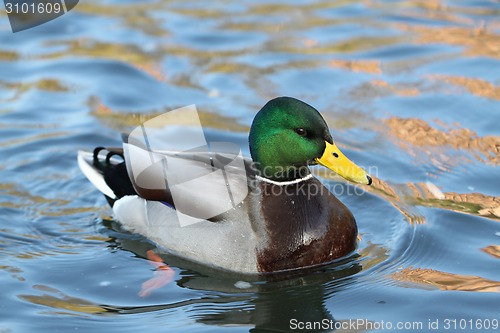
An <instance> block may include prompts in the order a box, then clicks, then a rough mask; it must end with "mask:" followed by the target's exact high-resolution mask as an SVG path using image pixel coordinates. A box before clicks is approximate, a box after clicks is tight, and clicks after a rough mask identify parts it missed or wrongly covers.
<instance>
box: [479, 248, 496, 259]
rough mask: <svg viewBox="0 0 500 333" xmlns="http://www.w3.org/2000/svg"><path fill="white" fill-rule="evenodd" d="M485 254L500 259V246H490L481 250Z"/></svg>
mask: <svg viewBox="0 0 500 333" xmlns="http://www.w3.org/2000/svg"><path fill="white" fill-rule="evenodd" d="M481 250H482V251H483V252H485V253H488V254H489V255H491V256H493V257H495V258H498V259H500V245H490V246H487V247H485V248H482V249H481Z"/></svg>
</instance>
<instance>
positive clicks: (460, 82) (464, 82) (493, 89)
mask: <svg viewBox="0 0 500 333" xmlns="http://www.w3.org/2000/svg"><path fill="white" fill-rule="evenodd" d="M498 38H499V39H500V36H499V37H498ZM430 78H431V79H435V80H438V81H442V82H446V83H449V84H452V85H455V86H458V87H462V88H464V89H465V90H467V91H468V92H469V93H471V94H473V95H476V96H481V97H486V98H490V99H494V100H497V101H498V100H500V86H497V85H494V84H492V83H490V82H488V81H485V80H481V79H477V78H468V77H462V76H451V75H431V76H430Z"/></svg>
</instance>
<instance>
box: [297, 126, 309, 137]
mask: <svg viewBox="0 0 500 333" xmlns="http://www.w3.org/2000/svg"><path fill="white" fill-rule="evenodd" d="M295 133H297V134H298V135H300V136H307V131H306V130H305V129H303V128H302V127H299V128H296V129H295Z"/></svg>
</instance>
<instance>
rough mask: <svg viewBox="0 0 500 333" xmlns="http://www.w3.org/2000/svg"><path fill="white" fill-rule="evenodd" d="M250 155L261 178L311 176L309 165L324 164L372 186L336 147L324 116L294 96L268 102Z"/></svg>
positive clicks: (259, 116)
mask: <svg viewBox="0 0 500 333" xmlns="http://www.w3.org/2000/svg"><path fill="white" fill-rule="evenodd" d="M249 143H250V154H251V155H252V159H253V161H254V162H255V164H256V167H257V169H258V170H259V171H260V175H261V176H262V177H265V178H268V179H271V180H275V181H287V180H294V179H297V178H301V177H304V176H306V175H307V174H309V173H310V171H309V168H308V165H313V164H318V163H319V164H321V165H323V166H325V167H327V168H329V169H331V170H333V171H335V172H336V173H338V174H339V175H340V176H342V177H344V178H346V179H348V180H351V181H354V182H357V183H362V184H369V183H371V178H370V177H369V176H368V175H367V174H366V172H365V171H364V170H363V169H361V168H360V167H358V166H357V165H355V164H354V163H352V162H351V161H350V160H349V159H347V157H345V156H344V155H343V154H342V153H341V152H340V150H338V148H337V147H336V146H335V144H334V142H333V139H332V136H331V135H330V131H329V130H328V126H327V124H326V122H325V120H324V119H323V117H322V116H321V114H320V113H319V112H318V111H317V110H316V109H315V108H313V107H312V106H310V105H309V104H306V103H304V102H302V101H300V100H298V99H295V98H291V97H278V98H275V99H272V100H270V101H269V102H267V104H266V105H264V107H263V108H262V109H261V110H260V111H259V112H258V113H257V115H256V116H255V119H254V120H253V123H252V127H251V129H250V136H249Z"/></svg>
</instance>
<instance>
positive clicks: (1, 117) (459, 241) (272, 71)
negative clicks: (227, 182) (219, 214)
mask: <svg viewBox="0 0 500 333" xmlns="http://www.w3.org/2000/svg"><path fill="white" fill-rule="evenodd" d="M499 17H500V3H499V2H498V1H494V0H490V1H487V0H485V1H472V0H470V1H438V0H437V1H434V0H432V1H414V0H408V1H377V0H371V1H348V0H346V1H319V0H311V1H304V2H301V3H300V4H297V2H293V1H292V0H274V1H273V0H266V1H239V2H236V1H223V0H220V1H212V2H210V3H208V2H201V1H200V2H195V1H147V2H146V1H141V2H137V3H136V2H133V1H127V2H124V1H101V2H98V1H81V2H80V3H79V5H78V6H77V7H76V8H75V9H74V10H73V11H71V12H70V13H68V14H66V15H65V16H63V17H61V18H59V19H57V20H55V21H53V22H50V23H48V24H45V25H42V26H40V27H37V28H34V29H31V30H27V31H25V32H20V33H16V34H12V33H11V32H10V27H9V26H8V20H7V17H6V16H5V14H0V31H1V33H0V131H1V132H0V133H1V137H0V177H1V178H0V179H1V184H0V256H1V263H0V286H1V287H0V290H1V293H2V301H1V302H0V332H33V331H37V332H54V331H57V330H59V331H63V332H68V331H75V330H78V331H80V332H81V331H89V332H95V331H104V330H106V331H116V332H137V331H139V330H141V329H144V330H147V331H148V332H156V331H158V332H160V331H161V332H164V331H167V330H180V329H181V328H182V331H187V332H214V331H216V332H222V331H226V332H246V331H249V330H250V331H252V332H262V331H266V332H268V331H273V330H276V331H288V330H290V320H292V319H296V320H297V322H304V321H321V320H323V319H327V320H330V319H332V320H335V321H337V322H339V323H344V322H345V323H347V322H349V320H351V321H352V320H356V319H366V320H367V321H369V323H365V324H364V325H360V326H356V327H355V330H357V331H365V330H370V326H369V325H371V324H377V323H378V324H380V322H381V321H385V322H390V323H392V324H393V325H394V326H395V325H396V324H397V323H398V322H403V323H405V322H408V323H410V324H412V323H422V325H423V326H422V329H418V327H417V329H414V330H413V331H422V332H423V331H437V330H432V328H433V327H429V321H431V322H435V321H436V320H438V321H439V322H438V324H439V327H438V328H439V330H440V331H443V330H444V329H445V328H446V327H445V326H444V325H445V321H446V319H456V320H457V327H456V329H455V331H460V332H463V331H476V329H475V328H477V327H476V326H473V327H471V326H470V325H471V324H470V322H469V321H467V322H466V324H465V325H466V327H465V329H460V327H459V325H458V323H459V321H460V320H461V319H466V320H469V319H473V321H474V324H473V325H476V324H475V323H476V320H477V319H480V320H483V322H484V323H486V322H485V321H484V320H486V319H488V320H492V319H500V316H499V313H500V297H499V294H498V292H499V291H500V274H499V273H500V261H499V259H500V224H499V221H500V199H499V193H500V186H499V185H500V177H499V176H500V174H499V168H498V165H499V164H500V159H499V152H500V129H499V126H498V124H499V120H500V114H499V112H500V104H499V100H500V62H499V58H500V21H499V19H498V18H499ZM279 95H289V96H294V97H297V98H300V99H303V100H304V101H306V102H308V103H310V104H312V105H313V106H315V107H316V108H318V109H319V110H320V111H321V112H322V113H323V114H324V116H325V118H326V119H327V122H328V123H329V125H330V128H331V129H332V133H333V136H334V138H335V139H336V140H337V142H338V144H339V145H340V146H341V148H343V150H344V152H345V153H346V154H347V155H348V156H350V157H351V158H352V159H353V160H354V161H356V162H357V163H358V164H360V165H363V166H365V167H370V170H371V172H372V174H374V175H375V176H376V179H375V181H374V184H373V185H372V186H371V187H367V188H365V190H366V191H367V192H365V193H364V194H363V195H351V193H353V191H354V189H355V188H354V187H353V186H351V185H349V184H346V183H344V182H341V181H339V180H338V179H328V178H325V177H323V178H322V180H323V181H324V182H325V183H327V184H329V185H330V186H331V188H332V189H334V190H335V193H336V194H337V195H338V196H339V197H340V199H341V200H342V201H343V202H344V203H346V205H347V206H348V207H350V209H351V211H352V212H353V213H354V215H355V216H356V219H357V221H358V226H359V230H360V234H361V236H362V241H361V242H360V245H359V249H358V252H357V254H356V255H354V256H352V257H350V258H347V259H345V260H343V261H342V262H340V263H337V264H334V265H330V266H328V267H324V268H322V269H319V270H315V271H312V272H304V274H301V275H299V276H291V277H281V278H279V279H274V280H267V281H266V280H265V279H260V280H257V281H255V280H250V279H247V278H245V277H241V276H234V275H229V274H224V273H221V272H214V271H210V270H207V269H206V268H204V267H198V266H195V265H192V264H190V263H187V262H182V261H180V260H178V259H176V258H171V257H169V256H167V255H165V256H163V258H164V259H165V261H166V262H167V263H168V264H169V265H170V266H172V267H173V268H174V270H175V272H176V276H175V282H172V283H170V284H168V285H167V286H165V287H163V288H161V289H158V290H155V291H154V292H153V293H152V294H151V295H150V296H148V297H140V296H138V292H139V290H140V286H141V284H142V283H143V282H144V281H146V280H148V279H150V278H151V277H152V276H153V274H154V272H153V267H152V266H150V265H149V264H148V262H147V260H145V259H144V257H145V253H146V251H147V250H149V249H151V248H153V246H152V245H151V244H150V243H148V242H147V241H146V240H144V239H143V238H141V237H138V236H137V235H132V234H129V233H127V232H124V231H122V230H121V229H120V228H119V225H117V224H116V223H115V222H113V221H112V220H111V217H110V209H109V207H108V206H107V204H106V201H105V199H104V198H103V197H102V196H101V195H99V193H98V192H97V191H96V190H95V189H94V188H93V186H92V185H91V184H90V183H89V182H88V181H87V180H86V179H85V178H84V176H83V175H81V173H80V171H79V170H78V167H77V164H76V159H75V157H76V155H75V154H76V151H77V150H78V149H86V150H88V149H92V148H93V147H94V146H97V145H117V144H119V143H120V133H121V132H126V131H128V130H130V129H131V128H132V127H133V126H134V125H136V124H138V123H140V122H141V121H143V120H145V119H147V118H148V117H151V116H154V115H157V114H158V113H161V112H164V111H167V110H171V109H174V108H176V107H180V106H185V105H188V104H193V103H194V104H196V105H197V107H198V110H200V111H201V113H202V122H203V123H204V125H205V127H207V128H208V131H209V132H210V133H211V135H213V136H215V137H219V138H223V139H224V140H229V141H234V142H238V143H241V144H244V143H245V140H246V135H247V134H246V133H247V131H248V127H249V125H250V123H251V120H252V119H253V116H254V115H255V113H256V112H257V110H258V109H259V108H260V107H261V106H262V105H263V104H264V103H265V102H266V101H267V100H269V99H271V98H273V97H275V96H279ZM317 171H318V174H319V175H320V176H322V173H321V171H320V170H319V169H318V170H317ZM238 281H245V282H249V284H246V283H238V284H236V283H237V282H238ZM235 284H236V285H235ZM236 286H239V287H240V288H237V287H236ZM242 286H243V287H245V288H243V289H242V288H241V287H242ZM462 323H463V322H462ZM351 328H352V327H351ZM451 328H454V327H453V326H451ZM380 331H394V330H391V329H390V327H389V328H388V327H387V326H386V327H385V329H384V330H382V329H381V330H380ZM489 331H493V330H491V329H490V330H489Z"/></svg>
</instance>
